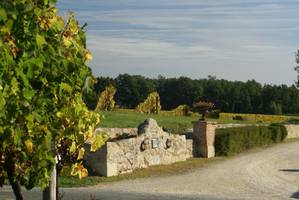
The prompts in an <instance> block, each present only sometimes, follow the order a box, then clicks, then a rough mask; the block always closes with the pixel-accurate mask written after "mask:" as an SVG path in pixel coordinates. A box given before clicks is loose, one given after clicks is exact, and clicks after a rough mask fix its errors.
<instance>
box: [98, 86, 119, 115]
mask: <svg viewBox="0 0 299 200" xmlns="http://www.w3.org/2000/svg"><path fill="white" fill-rule="evenodd" d="M115 93H116V88H115V87H113V86H112V85H110V86H107V87H106V88H105V90H104V91H103V92H102V93H101V94H100V98H99V101H98V103H97V107H96V111H100V110H105V111H107V110H112V109H113V108H114V106H115V101H114V95H115Z"/></svg>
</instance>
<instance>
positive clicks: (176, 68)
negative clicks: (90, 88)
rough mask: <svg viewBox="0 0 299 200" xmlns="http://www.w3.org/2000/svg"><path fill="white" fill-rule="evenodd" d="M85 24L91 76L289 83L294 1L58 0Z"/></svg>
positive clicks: (297, 42) (296, 39)
mask: <svg viewBox="0 0 299 200" xmlns="http://www.w3.org/2000/svg"><path fill="white" fill-rule="evenodd" d="M58 8H59V10H60V13H61V14H62V15H63V16H66V13H67V12H69V11H73V12H75V14H76V17H77V19H78V20H79V21H80V23H81V24H84V23H85V22H86V23H87V24H88V27H87V46H88V48H89V49H90V50H91V51H92V53H93V60H92V61H91V62H90V63H89V66H90V67H91V68H92V71H93V74H94V75H95V76H110V77H116V76H117V75H118V74H122V73H128V74H138V75H143V76H146V77H157V76H158V75H162V76H164V77H179V76H187V77H190V78H195V79H200V78H206V77H207V76H208V75H212V76H216V77H217V78H218V79H227V80H239V81H247V80H252V79H255V80H256V81H258V82H261V83H263V84H287V85H291V84H293V83H294V82H295V80H296V78H297V74H296V72H295V71H294V67H295V66H296V63H295V52H296V50H297V49H298V48H299V1H298V0H85V1H82V0H60V1H59V3H58Z"/></svg>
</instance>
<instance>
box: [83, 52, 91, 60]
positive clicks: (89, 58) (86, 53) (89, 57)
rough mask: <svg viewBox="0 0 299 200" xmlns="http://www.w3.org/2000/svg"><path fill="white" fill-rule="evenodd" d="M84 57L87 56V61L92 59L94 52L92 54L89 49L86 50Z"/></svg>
mask: <svg viewBox="0 0 299 200" xmlns="http://www.w3.org/2000/svg"><path fill="white" fill-rule="evenodd" d="M84 57H85V60H86V61H90V60H92V54H91V52H90V51H89V50H86V51H85V54H84Z"/></svg>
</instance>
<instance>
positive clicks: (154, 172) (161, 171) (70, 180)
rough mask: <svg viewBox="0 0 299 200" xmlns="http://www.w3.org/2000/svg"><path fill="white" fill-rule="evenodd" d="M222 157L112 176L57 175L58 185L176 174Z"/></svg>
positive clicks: (69, 185)
mask: <svg viewBox="0 0 299 200" xmlns="http://www.w3.org/2000/svg"><path fill="white" fill-rule="evenodd" d="M223 159H224V157H215V158H210V159H206V158H191V159H188V160H187V161H184V162H177V163H174V164H171V165H157V166H152V167H149V168H145V169H138V170H135V171H134V172H132V173H128V174H121V175H119V176H113V177H101V176H88V177H86V178H83V179H81V180H80V179H78V177H71V176H66V175H63V176H61V177H59V186H61V187H87V186H92V185H98V184H105V183H109V182H116V181H122V180H132V179H137V178H149V177H161V176H170V175H177V174H183V173H186V172H189V171H191V170H194V169H198V168H201V167H205V166H207V165H209V164H211V163H215V162H217V161H221V160H223Z"/></svg>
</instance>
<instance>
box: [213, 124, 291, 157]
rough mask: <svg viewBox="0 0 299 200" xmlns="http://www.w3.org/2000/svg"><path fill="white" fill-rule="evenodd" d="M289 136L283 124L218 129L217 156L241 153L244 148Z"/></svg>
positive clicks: (216, 137)
mask: <svg viewBox="0 0 299 200" xmlns="http://www.w3.org/2000/svg"><path fill="white" fill-rule="evenodd" d="M286 136H287V130H286V128H285V127H284V126H283V125H281V124H271V125H270V126H247V127H235V128H223V129H216V136H215V151H216V156H223V155H224V156H226V155H232V154H236V153H240V152H242V151H244V150H247V149H250V148H253V147H259V146H264V145H268V144H271V143H278V142H282V141H283V140H284V139H285V138H286Z"/></svg>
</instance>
